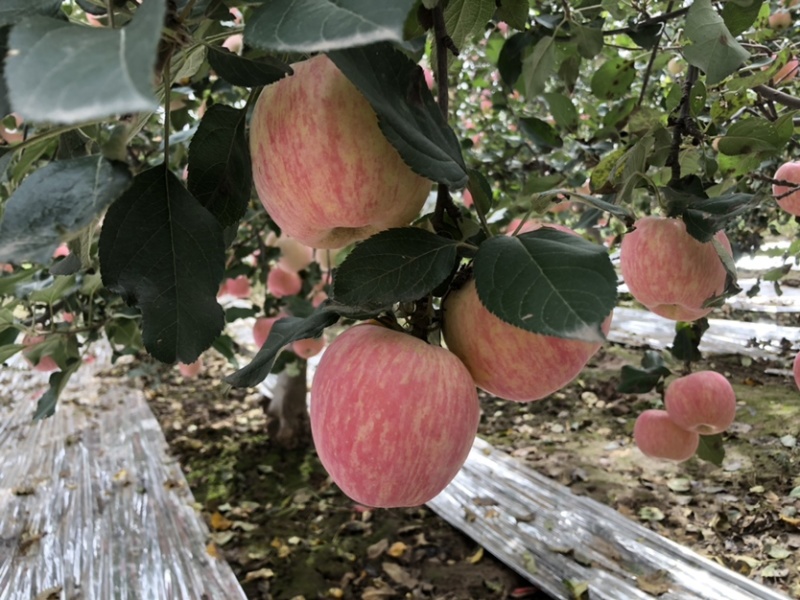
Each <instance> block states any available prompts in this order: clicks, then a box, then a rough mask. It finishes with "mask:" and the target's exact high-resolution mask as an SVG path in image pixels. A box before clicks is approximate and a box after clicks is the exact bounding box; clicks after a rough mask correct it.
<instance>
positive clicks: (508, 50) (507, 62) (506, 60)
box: [497, 30, 537, 87]
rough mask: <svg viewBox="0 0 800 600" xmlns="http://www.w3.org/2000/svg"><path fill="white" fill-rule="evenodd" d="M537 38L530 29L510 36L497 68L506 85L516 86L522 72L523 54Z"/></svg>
mask: <svg viewBox="0 0 800 600" xmlns="http://www.w3.org/2000/svg"><path fill="white" fill-rule="evenodd" d="M536 41H537V38H536V37H535V36H534V35H533V34H532V33H531V32H530V30H529V31H526V32H525V33H515V34H514V35H512V36H511V37H510V38H508V39H507V40H506V41H505V43H504V44H503V47H502V48H501V49H500V54H499V55H498V57H497V70H498V71H499V72H500V77H502V78H503V81H504V82H505V83H506V85H509V86H512V87H513V86H514V84H516V83H517V79H519V76H520V74H521V73H522V54H523V52H524V51H525V49H526V48H527V47H528V46H532V45H533V44H534V43H535V42H536Z"/></svg>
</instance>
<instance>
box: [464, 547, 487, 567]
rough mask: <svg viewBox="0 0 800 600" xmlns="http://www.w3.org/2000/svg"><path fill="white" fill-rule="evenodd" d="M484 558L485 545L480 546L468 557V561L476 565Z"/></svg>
mask: <svg viewBox="0 0 800 600" xmlns="http://www.w3.org/2000/svg"><path fill="white" fill-rule="evenodd" d="M482 558H483V547H480V548H478V550H477V551H476V552H475V554H473V555H472V556H468V557H467V562H468V563H469V564H471V565H475V564H477V563H479V562H480V561H481V559H482Z"/></svg>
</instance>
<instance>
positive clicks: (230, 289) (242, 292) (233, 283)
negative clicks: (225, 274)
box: [217, 275, 250, 298]
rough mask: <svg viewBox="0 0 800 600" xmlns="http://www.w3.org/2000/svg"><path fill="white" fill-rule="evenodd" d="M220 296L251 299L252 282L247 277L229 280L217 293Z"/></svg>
mask: <svg viewBox="0 0 800 600" xmlns="http://www.w3.org/2000/svg"><path fill="white" fill-rule="evenodd" d="M220 296H233V297H234V298H249V297H250V280H249V279H248V278H247V277H246V276H245V275H239V276H238V277H236V278H234V279H231V278H228V279H226V280H225V281H223V282H222V285H221V286H220V288H219V292H217V297H218V298H219V297H220Z"/></svg>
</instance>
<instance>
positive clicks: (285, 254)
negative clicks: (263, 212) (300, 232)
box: [276, 235, 314, 272]
mask: <svg viewBox="0 0 800 600" xmlns="http://www.w3.org/2000/svg"><path fill="white" fill-rule="evenodd" d="M276 245H277V246H278V248H280V249H281V257H280V259H279V260H278V264H279V265H281V266H282V267H283V268H285V269H286V270H287V271H295V272H297V271H302V270H303V269H305V268H307V267H308V265H310V264H311V263H312V262H313V261H314V249H313V248H310V247H309V246H306V245H305V244H301V243H300V242H298V241H297V240H295V239H292V238H290V237H289V236H286V235H282V236H281V237H280V238H278V240H277V242H276Z"/></svg>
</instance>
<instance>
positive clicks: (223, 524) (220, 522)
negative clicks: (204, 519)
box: [211, 511, 233, 531]
mask: <svg viewBox="0 0 800 600" xmlns="http://www.w3.org/2000/svg"><path fill="white" fill-rule="evenodd" d="M231 527H233V521H231V520H230V519H227V518H225V517H224V516H222V513H220V512H218V511H217V512H215V513H214V514H213V515H211V529H213V530H214V531H227V530H228V529H230V528H231Z"/></svg>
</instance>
